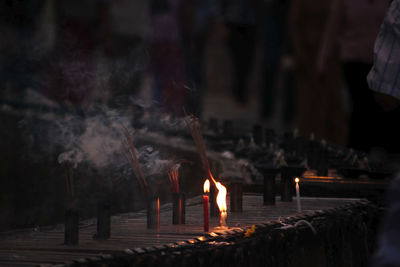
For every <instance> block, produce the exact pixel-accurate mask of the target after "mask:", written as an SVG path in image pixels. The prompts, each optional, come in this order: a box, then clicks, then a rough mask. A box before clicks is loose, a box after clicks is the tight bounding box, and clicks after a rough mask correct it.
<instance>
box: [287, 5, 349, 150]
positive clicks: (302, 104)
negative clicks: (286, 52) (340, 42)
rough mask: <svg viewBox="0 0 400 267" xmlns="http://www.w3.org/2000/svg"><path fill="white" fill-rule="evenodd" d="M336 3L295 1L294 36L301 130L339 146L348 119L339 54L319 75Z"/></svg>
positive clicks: (344, 136)
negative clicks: (324, 39) (320, 55)
mask: <svg viewBox="0 0 400 267" xmlns="http://www.w3.org/2000/svg"><path fill="white" fill-rule="evenodd" d="M331 4H332V0H329V1H313V0H292V4H291V11H290V33H291V40H292V44H293V53H294V59H295V72H296V74H295V75H296V89H297V103H296V116H297V119H296V120H297V128H298V129H299V131H300V133H302V134H303V135H305V136H309V135H310V134H311V133H314V134H315V137H317V138H319V139H322V138H324V139H327V140H330V141H333V142H335V143H337V144H342V145H343V144H345V141H346V134H347V129H346V116H345V112H344V107H343V103H342V94H341V93H342V92H341V79H340V78H341V76H340V62H339V59H338V56H337V54H336V53H335V54H333V55H332V57H331V60H329V61H328V62H327V63H326V66H325V68H324V70H323V71H319V72H317V69H316V64H317V60H318V51H319V49H320V46H321V40H322V37H323V33H324V29H325V27H326V23H327V18H328V14H329V13H330V7H331Z"/></svg>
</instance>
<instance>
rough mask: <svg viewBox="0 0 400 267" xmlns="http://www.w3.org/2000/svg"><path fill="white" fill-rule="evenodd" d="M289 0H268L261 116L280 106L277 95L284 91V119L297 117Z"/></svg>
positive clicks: (269, 113)
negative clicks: (289, 32)
mask: <svg viewBox="0 0 400 267" xmlns="http://www.w3.org/2000/svg"><path fill="white" fill-rule="evenodd" d="M289 10H290V0H269V1H266V2H265V12H264V30H263V34H264V35H263V45H264V56H263V63H262V64H263V67H262V68H263V83H262V91H261V117H262V118H263V119H270V118H271V117H272V116H273V115H274V111H276V108H277V107H278V105H277V103H276V99H277V97H278V94H279V92H278V91H283V93H282V95H283V96H282V97H283V99H282V104H283V105H284V113H283V120H284V122H287V123H289V122H290V121H292V120H293V119H294V106H295V103H294V102H295V101H294V94H295V91H294V90H295V89H294V73H293V70H292V68H293V66H292V65H293V62H292V61H293V59H292V55H291V54H292V51H291V42H290V38H289V34H288V18H289Z"/></svg>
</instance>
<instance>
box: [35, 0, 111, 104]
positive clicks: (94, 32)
mask: <svg viewBox="0 0 400 267" xmlns="http://www.w3.org/2000/svg"><path fill="white" fill-rule="evenodd" d="M105 1H106V0H57V1H55V2H54V6H55V7H54V9H55V10H54V12H55V42H54V47H53V49H52V51H51V52H50V54H49V55H48V59H47V62H45V63H44V66H43V67H44V69H43V73H42V76H43V77H42V82H43V91H44V93H45V94H46V95H47V96H48V97H50V98H51V99H53V100H56V101H57V102H59V103H62V104H64V105H72V106H75V107H84V106H87V105H89V104H90V101H91V95H92V91H93V87H94V55H95V53H94V52H95V49H96V47H97V46H98V44H99V40H100V39H101V35H103V33H104V26H103V20H102V18H103V17H102V14H104V8H106V5H105Z"/></svg>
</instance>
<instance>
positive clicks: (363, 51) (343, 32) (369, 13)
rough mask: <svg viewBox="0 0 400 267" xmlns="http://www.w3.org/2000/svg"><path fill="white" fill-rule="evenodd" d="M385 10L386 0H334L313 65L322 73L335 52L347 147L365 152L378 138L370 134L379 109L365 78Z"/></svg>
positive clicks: (370, 64)
mask: <svg viewBox="0 0 400 267" xmlns="http://www.w3.org/2000/svg"><path fill="white" fill-rule="evenodd" d="M387 8H388V1H383V0H379V1H378V0H352V1H345V0H334V1H333V2H332V5H331V9H330V16H329V21H328V23H327V27H326V30H325V36H324V39H323V45H322V46H321V49H320V54H319V59H318V63H317V64H318V66H317V69H318V71H319V72H323V71H324V69H325V66H326V64H327V62H328V61H329V60H331V58H332V56H333V55H334V54H335V52H334V51H333V50H336V51H339V56H340V60H341V66H342V73H343V75H344V80H345V82H346V84H347V88H348V91H349V95H350V100H351V112H350V118H349V136H348V145H349V146H351V147H353V148H356V149H360V150H365V151H368V150H369V148H371V146H373V145H376V144H377V143H379V139H380V138H381V137H380V136H379V135H378V136H376V135H375V133H373V132H371V131H370V129H371V126H372V125H376V123H378V120H379V118H378V114H379V108H378V106H377V105H376V103H375V100H374V97H373V93H372V91H370V90H369V88H368V84H367V81H366V76H367V74H368V72H369V71H370V69H371V67H372V60H373V46H374V42H375V38H376V35H377V33H378V31H379V26H380V25H381V22H382V19H383V17H384V15H385V13H386V10H387ZM374 132H375V131H374ZM366 133H368V134H366Z"/></svg>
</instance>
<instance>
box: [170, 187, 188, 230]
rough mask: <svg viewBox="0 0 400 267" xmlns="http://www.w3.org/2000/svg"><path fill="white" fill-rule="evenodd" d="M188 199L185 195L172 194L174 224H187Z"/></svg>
mask: <svg viewBox="0 0 400 267" xmlns="http://www.w3.org/2000/svg"><path fill="white" fill-rule="evenodd" d="M185 211H186V199H185V195H184V194H183V193H174V194H172V224H185V214H186V212H185Z"/></svg>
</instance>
